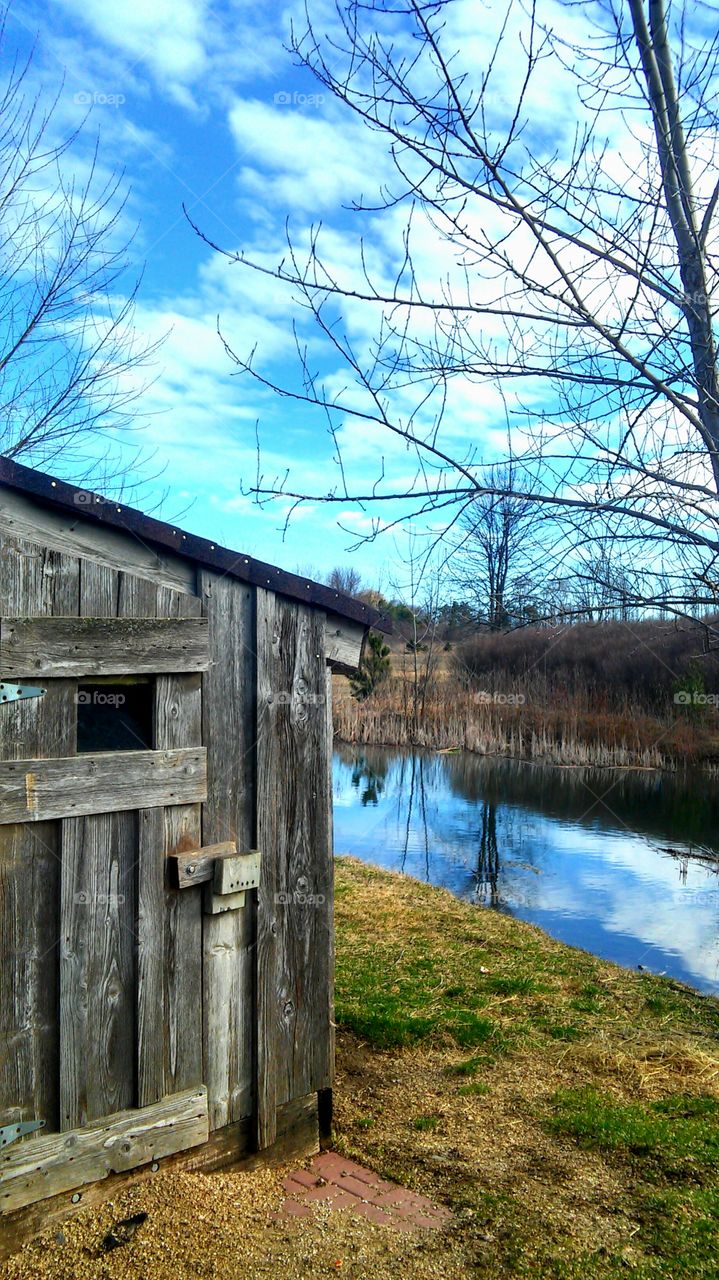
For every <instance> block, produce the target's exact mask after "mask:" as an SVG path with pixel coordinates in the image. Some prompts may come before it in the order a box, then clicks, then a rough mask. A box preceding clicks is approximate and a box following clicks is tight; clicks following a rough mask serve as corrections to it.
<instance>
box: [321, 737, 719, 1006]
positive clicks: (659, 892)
mask: <svg viewBox="0 0 719 1280" xmlns="http://www.w3.org/2000/svg"><path fill="white" fill-rule="evenodd" d="M335 848H336V849H337V851H338V852H339V853H342V852H349V853H354V854H355V855H356V856H358V857H362V858H365V859H366V860H368V861H372V862H376V863H379V864H380V865H383V866H387V867H391V868H392V869H395V870H399V871H404V872H406V873H408V874H410V875H415V876H419V877H420V878H421V879H423V880H427V881H430V882H431V883H433V884H440V885H443V886H444V887H446V888H448V889H451V890H452V891H453V892H454V893H457V894H458V895H459V896H461V897H463V898H468V899H472V900H475V901H477V902H479V903H481V904H483V905H486V906H490V907H494V908H497V909H499V910H502V911H505V912H511V913H512V914H514V915H517V916H519V917H521V918H522V919H525V920H531V921H534V922H535V923H537V924H540V925H541V926H542V927H543V928H545V929H547V931H548V932H550V933H552V934H554V935H555V936H556V937H559V938H562V939H563V940H564V941H566V942H570V943H572V944H574V945H577V946H583V947H586V948H587V949H588V950H591V951H594V952H596V953H597V954H598V955H602V956H606V957H607V958H608V959H612V960H616V961H618V962H619V963H620V964H626V965H630V966H636V965H642V966H644V967H645V968H648V969H653V970H654V971H656V972H666V973H668V974H670V975H672V976H674V977H677V978H680V979H681V980H682V981H685V982H691V983H693V984H694V985H695V986H699V987H701V988H703V989H705V990H712V991H719V921H718V919H717V915H718V912H719V877H718V876H717V873H716V868H715V866H714V865H713V864H711V863H710V862H708V861H707V860H706V855H707V854H713V853H719V787H717V785H716V784H715V783H713V782H712V781H711V780H709V779H707V778H706V777H699V778H696V779H687V778H685V777H682V776H674V775H662V774H659V773H655V772H652V771H637V772H633V773H626V772H622V771H615V770H590V769H571V770H569V769H554V768H551V767H548V766H541V765H525V764H521V763H519V762H518V761H512V760H491V759H482V758H481V757H477V756H472V755H469V754H466V753H458V754H448V755H436V754H432V753H412V752H399V751H392V750H388V749H383V748H364V749H362V750H357V749H351V748H346V747H343V748H340V749H339V751H338V752H337V756H336V760H335Z"/></svg>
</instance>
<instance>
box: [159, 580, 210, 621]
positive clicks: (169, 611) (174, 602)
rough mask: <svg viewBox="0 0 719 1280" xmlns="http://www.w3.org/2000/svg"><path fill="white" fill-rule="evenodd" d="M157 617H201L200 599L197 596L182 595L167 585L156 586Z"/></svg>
mask: <svg viewBox="0 0 719 1280" xmlns="http://www.w3.org/2000/svg"><path fill="white" fill-rule="evenodd" d="M157 616H158V618H201V617H202V601H201V600H200V597H199V596H188V595H183V594H182V592H180V591H172V590H171V589H170V588H169V587H158V588H157Z"/></svg>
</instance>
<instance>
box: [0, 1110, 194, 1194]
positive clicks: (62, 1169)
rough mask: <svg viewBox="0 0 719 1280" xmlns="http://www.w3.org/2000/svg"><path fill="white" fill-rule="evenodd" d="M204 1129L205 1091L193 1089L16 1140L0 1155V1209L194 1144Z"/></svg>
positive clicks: (65, 1188)
mask: <svg viewBox="0 0 719 1280" xmlns="http://www.w3.org/2000/svg"><path fill="white" fill-rule="evenodd" d="M208 1132H209V1131H208V1126H207V1091H206V1090H205V1089H203V1088H197V1089H189V1090H186V1091H185V1092H183V1093H176V1094H174V1096H173V1097H170V1098H163V1099H162V1100H161V1101H159V1102H157V1103H155V1104H154V1105H153V1106H150V1107H143V1108H142V1109H141V1110H139V1111H137V1110H132V1111H122V1112H120V1113H119V1114H117V1115H108V1116H105V1117H104V1118H103V1119H102V1120H100V1121H99V1122H98V1123H96V1124H89V1125H87V1126H86V1127H84V1128H78V1129H76V1130H75V1131H72V1132H68V1133H63V1134H49V1135H47V1136H44V1135H43V1136H42V1137H37V1138H32V1139H30V1140H28V1141H27V1142H21V1143H19V1145H18V1146H17V1147H16V1148H10V1149H9V1150H8V1151H6V1152H4V1153H3V1166H2V1175H1V1176H0V1213H10V1212H12V1210H14V1209H21V1208H23V1207H24V1206H25V1205H28V1204H33V1203H34V1202H35V1201H37V1200H46V1199H48V1198H49V1197H50V1196H55V1195H58V1194H59V1193H60V1192H64V1191H73V1190H74V1189H75V1188H76V1187H82V1186H85V1185H86V1184H87V1183H90V1182H98V1181H100V1180H101V1179H104V1178H106V1177H108V1176H109V1175H110V1174H111V1173H122V1172H124V1171H125V1170H127V1169H135V1168H137V1167H138V1165H142V1164H149V1163H150V1161H152V1160H161V1159H162V1158H163V1157H165V1156H171V1155H174V1154H175V1153H176V1152H178V1151H185V1150H187V1149H188V1148H190V1147H198V1146H200V1145H201V1144H202V1143H204V1142H206V1141H207V1138H208Z"/></svg>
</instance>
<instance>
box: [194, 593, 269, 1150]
mask: <svg viewBox="0 0 719 1280" xmlns="http://www.w3.org/2000/svg"><path fill="white" fill-rule="evenodd" d="M199 585H200V594H201V598H202V601H203V608H204V611H205V614H206V616H207V618H208V619H209V625H210V667H209V670H208V671H207V672H206V673H205V675H204V676H203V703H202V717H203V731H204V737H203V741H204V742H205V744H206V746H207V751H208V792H209V793H208V799H207V803H206V805H205V806H204V809H203V819H202V838H203V843H205V844H211V843H220V842H221V843H224V842H225V841H234V842H235V843H236V844H237V847H238V849H250V848H253V847H254V845H255V786H254V778H255V751H254V743H255V731H256V726H255V699H254V691H255V614H254V603H255V602H254V591H253V590H252V589H251V588H249V587H247V586H245V585H244V584H242V583H240V582H237V581H235V580H233V579H232V578H229V577H223V576H222V575H220V574H216V573H210V572H202V573H201V574H200V575H199ZM218 724H221V725H222V730H223V731H222V733H218V732H217V725H218ZM253 896H254V895H253ZM254 939H255V905H254V903H253V902H251V901H248V903H247V905H246V906H245V908H244V910H242V911H228V912H225V913H224V914H219V915H205V917H204V920H203V1015H204V1059H205V1082H206V1084H207V1089H208V1095H209V1106H210V1128H211V1129H216V1128H219V1127H220V1126H222V1125H226V1124H228V1123H230V1122H231V1121H233V1120H239V1119H241V1118H242V1117H243V1116H246V1115H249V1114H250V1113H251V1111H252V1106H253V1099H252V1088H253V1038H254V1037H253V1022H254V1019H253V1012H252V1011H253V1002H254V956H253V946H254Z"/></svg>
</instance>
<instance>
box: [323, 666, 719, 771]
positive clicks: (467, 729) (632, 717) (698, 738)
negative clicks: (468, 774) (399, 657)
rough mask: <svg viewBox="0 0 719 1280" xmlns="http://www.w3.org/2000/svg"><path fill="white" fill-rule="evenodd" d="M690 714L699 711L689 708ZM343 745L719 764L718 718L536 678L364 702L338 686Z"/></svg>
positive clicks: (565, 760) (455, 683) (437, 681)
mask: <svg viewBox="0 0 719 1280" xmlns="http://www.w3.org/2000/svg"><path fill="white" fill-rule="evenodd" d="M692 711H693V709H692ZM334 728H335V736H336V737H337V739H338V740H340V741H342V742H348V743H356V744H359V745H375V746H399V747H428V748H432V749H434V750H436V751H446V750H456V749H464V750H467V751H473V752H476V753H478V754H480V755H506V756H514V757H517V758H520V759H534V760H545V761H548V762H551V763H554V764H561V765H594V766H597V765H600V766H618V765H619V766H633V767H644V768H667V767H672V766H676V765H689V764H697V763H707V764H711V763H712V762H714V763H716V762H717V761H719V717H717V713H716V711H715V710H711V711H709V712H702V714H701V715H692V714H691V713H689V714H686V713H684V711H683V709H681V708H680V709H674V708H672V709H671V710H669V709H668V710H667V712H666V714H665V715H659V714H656V713H655V714H650V713H649V712H647V711H646V710H645V709H644V708H642V707H641V706H640V705H637V704H636V703H632V702H631V701H630V700H629V699H627V700H626V701H625V702H624V704H623V705H616V704H615V706H614V707H608V706H606V704H605V705H602V702H601V700H600V699H597V700H596V701H594V700H590V699H589V698H588V697H582V696H581V695H580V694H579V693H577V692H571V691H567V690H566V688H565V689H555V690H552V689H551V687H548V686H547V683H546V681H544V680H540V679H537V680H536V681H535V682H534V683H533V684H532V683H531V682H530V683H529V684H528V683H525V684H524V685H522V686H521V687H520V686H518V685H515V686H513V687H504V688H503V689H502V690H501V692H497V691H496V690H493V689H491V688H486V689H477V688H471V687H470V686H469V685H468V684H467V682H466V681H464V680H462V679H460V678H457V677H456V676H452V675H451V674H450V675H447V676H446V677H444V678H442V677H438V678H433V679H431V680H429V681H427V683H426V685H425V686H424V687H423V688H422V689H421V694H420V693H419V692H418V690H417V688H416V687H415V686H414V685H413V682H412V681H411V680H410V679H408V678H406V677H403V676H393V677H391V678H390V679H388V680H387V681H385V683H384V684H382V685H381V686H380V687H379V688H378V689H377V690H375V692H374V693H373V694H372V695H371V696H370V697H369V698H367V699H366V700H365V701H364V702H358V701H357V700H356V699H354V698H353V697H352V696H351V694H350V692H349V688H348V686H347V685H346V684H345V683H344V682H342V684H339V682H338V683H337V685H336V687H335V694H334Z"/></svg>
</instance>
